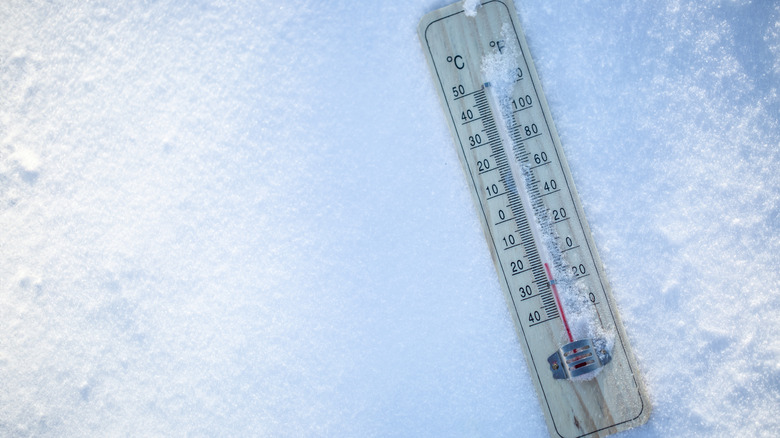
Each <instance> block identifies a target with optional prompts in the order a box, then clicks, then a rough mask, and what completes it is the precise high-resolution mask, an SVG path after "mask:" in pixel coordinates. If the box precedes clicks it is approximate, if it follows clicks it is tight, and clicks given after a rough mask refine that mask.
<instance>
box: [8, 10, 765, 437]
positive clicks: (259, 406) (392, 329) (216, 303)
mask: <svg viewBox="0 0 780 438" xmlns="http://www.w3.org/2000/svg"><path fill="white" fill-rule="evenodd" d="M447 3H448V2H447V1H442V0H437V1H427V0H426V1H414V2H413V1H398V0H394V1H381V0H380V1H374V2H370V3H365V4H358V3H355V2H317V1H287V2H254V1H238V2H216V1H215V2H208V1H198V2H177V1H170V0H160V1H156V2H120V3H116V4H115V3H114V2H101V1H98V2H89V3H87V2H57V1H55V2H49V1H46V2H44V1H33V2H20V1H15V0H14V1H8V2H4V3H3V4H2V5H0V334H2V336H1V337H0V382H2V383H1V384H2V391H0V435H3V436H126V435H129V436H361V437H363V436H529V437H530V436H534V437H536V436H538V437H543V436H547V430H546V426H545V424H544V420H543V417H542V413H541V409H540V408H539V405H538V402H537V400H536V395H535V392H534V389H533V386H532V384H531V380H530V377H529V375H528V370H527V368H526V364H525V360H524V359H523V356H522V353H521V351H520V346H519V343H518V340H517V338H516V335H515V332H514V327H513V325H512V321H511V319H510V316H509V312H508V309H507V307H506V303H505V301H504V297H503V294H502V292H501V289H500V287H499V284H498V281H497V276H496V273H495V269H494V268H493V265H492V261H491V258H490V254H489V252H488V248H487V245H486V242H485V239H484V236H483V233H482V231H481V229H480V226H479V221H478V219H477V216H476V213H475V210H474V207H473V205H472V200H471V197H470V195H469V191H468V188H467V186H466V181H465V179H464V177H463V172H462V171H461V168H460V164H459V162H458V158H457V156H456V154H455V149H454V147H453V144H452V140H451V138H450V134H449V131H448V128H447V125H446V119H445V118H444V115H443V114H442V111H441V109H440V105H439V102H438V99H437V97H436V94H435V88H434V83H433V81H432V79H431V77H430V74H429V72H428V70H427V66H426V62H425V58H424V56H423V52H422V49H421V47H420V43H419V41H418V39H417V34H416V28H417V24H418V22H419V20H420V18H422V16H423V15H424V14H425V13H427V12H430V11H432V10H434V9H437V8H439V7H442V6H445V5H446V4H447ZM478 3H479V2H470V4H471V6H473V7H474V8H475V9H473V10H474V11H475V13H477V14H478V13H479V8H478V7H476V6H477V4H478ZM516 7H517V10H518V14H519V19H520V22H521V24H522V25H523V27H524V30H525V34H526V37H527V39H528V43H529V46H530V49H531V52H532V53H531V54H532V56H533V58H534V60H535V62H536V67H537V70H538V72H539V74H540V77H541V81H542V85H543V87H544V89H545V93H546V95H547V99H548V101H549V104H550V108H551V110H552V113H553V117H554V119H555V122H556V126H557V128H558V131H559V134H560V136H561V140H562V143H563V146H564V149H565V151H566V154H567V157H568V160H569V164H570V166H571V170H572V174H573V177H574V181H575V183H576V184H577V189H578V191H579V194H580V197H581V199H582V203H583V206H584V208H585V212H586V214H587V216H588V220H589V222H590V225H591V228H592V230H593V233H594V239H595V241H596V245H597V247H598V249H599V251H600V254H601V257H602V259H603V261H604V263H605V265H606V268H607V272H608V274H609V278H610V281H611V284H612V289H613V293H614V295H615V299H616V301H617V304H618V306H619V308H620V310H621V314H622V317H623V321H624V323H625V325H626V329H627V332H628V336H629V338H630V341H631V343H632V346H633V348H634V352H635V354H636V356H637V359H638V362H639V367H640V371H641V373H642V374H643V376H644V379H645V381H646V384H647V387H648V390H649V392H650V394H651V397H652V400H653V415H652V416H651V418H650V421H649V422H648V423H647V424H646V425H644V426H642V427H639V428H636V429H633V430H631V431H628V432H624V433H623V434H622V435H620V436H625V437H667V436H702V437H719V436H720V437H732V436H766V437H774V436H778V435H780V417H778V415H777V409H778V407H780V339H779V338H778V337H777V333H780V318H778V317H777V314H778V312H779V311H780V293H778V292H780V260H779V259H778V254H780V232H779V231H780V177H778V169H779V168H780V125H779V124H780V96H778V86H779V85H780V5H778V4H776V3H773V2H770V1H752V2H751V1H745V0H703V1H693V0H691V1H682V0H662V1H656V2H639V1H630V2H622V3H616V2H611V1H607V0H593V1H590V2H568V1H563V0H553V1H550V0H523V1H520V0H518V1H517V2H516Z"/></svg>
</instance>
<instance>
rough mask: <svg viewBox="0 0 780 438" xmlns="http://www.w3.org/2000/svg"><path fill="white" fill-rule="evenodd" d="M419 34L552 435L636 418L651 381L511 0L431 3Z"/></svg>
mask: <svg viewBox="0 0 780 438" xmlns="http://www.w3.org/2000/svg"><path fill="white" fill-rule="evenodd" d="M472 3H473V2H471V1H470V2H469V4H472ZM419 37H420V41H421V43H422V46H423V51H424V53H425V56H426V59H427V61H428V66H429V67H430V71H431V74H432V76H433V78H434V81H435V83H436V90H437V94H438V95H439V99H440V101H441V104H442V108H443V110H444V114H445V115H446V118H447V123H448V125H449V127H450V131H451V133H452V137H453V139H454V141H455V145H456V150H457V154H458V158H459V160H460V163H461V165H462V167H463V171H464V174H465V176H466V180H467V181H468V186H469V188H470V190H471V194H472V197H473V199H474V205H475V206H476V211H477V215H478V217H479V220H480V222H481V225H482V229H483V231H484V233H485V238H486V240H487V242H488V248H489V249H490V254H491V256H492V258H493V262H494V265H495V267H496V272H497V274H498V277H499V281H500V284H501V288H502V289H503V292H504V295H505V297H506V301H507V305H508V308H509V310H510V314H511V317H512V319H513V321H514V323H515V328H516V330H517V335H518V338H519V340H520V345H521V347H522V350H523V354H524V356H525V359H526V363H527V364H528V371H529V373H530V377H531V380H532V382H533V384H534V388H535V389H536V394H537V397H538V399H539V403H540V406H541V408H542V411H543V413H544V417H545V421H546V423H547V429H548V431H549V433H550V436H553V437H584V436H588V437H603V436H606V435H609V434H612V433H616V432H619V431H621V430H625V429H628V428H631V427H634V426H638V425H641V424H643V423H644V422H646V421H647V420H648V418H649V416H650V410H651V408H650V403H649V399H648V397H647V392H646V390H645V388H644V385H643V383H642V379H641V377H640V376H639V370H638V367H637V364H636V360H635V359H634V354H633V352H632V350H631V345H630V344H629V342H628V337H627V336H626V333H625V329H624V328H623V324H622V322H621V320H620V316H619V314H618V310H617V307H616V306H615V302H614V299H613V297H612V292H611V290H610V287H609V282H608V281H607V278H606V274H605V272H604V269H603V267H602V264H601V260H600V259H599V256H598V253H597V251H596V246H595V244H594V242H593V238H592V236H591V232H590V228H589V226H588V222H587V220H586V219H585V212H584V210H583V208H582V205H581V203H580V200H579V196H578V195H577V191H576V189H575V187H574V182H573V180H572V176H571V172H570V171H569V166H568V163H567V162H566V157H565V156H564V153H563V148H562V147H561V144H560V140H559V138H558V134H557V132H556V130H555V126H554V124H553V121H552V116H551V114H550V109H549V107H548V105H547V101H546V99H545V97H544V93H543V92H542V89H541V86H540V82H539V77H538V76H537V73H536V69H535V68H534V65H533V61H532V60H531V57H530V55H529V51H528V46H527V44H526V42H525V39H524V38H523V34H522V31H521V30H520V26H519V24H518V21H517V18H516V13H515V9H514V4H513V1H512V0H503V1H502V0H491V1H483V2H482V5H481V6H479V7H478V8H476V9H471V8H470V9H469V11H468V14H467V13H466V11H464V4H463V2H458V3H455V4H453V5H450V6H447V7H445V8H442V9H439V10H437V11H434V12H431V13H430V14H428V15H426V16H425V17H423V19H422V20H421V22H420V26H419ZM562 345H563V347H561V346H562ZM551 354H552V355H551Z"/></svg>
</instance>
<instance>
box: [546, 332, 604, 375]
mask: <svg viewBox="0 0 780 438" xmlns="http://www.w3.org/2000/svg"><path fill="white" fill-rule="evenodd" d="M611 360H612V356H611V355H610V354H609V352H608V351H607V350H598V351H597V350H596V348H594V342H593V340H592V339H582V340H579V341H574V342H570V343H568V344H566V345H564V346H563V347H561V348H559V349H558V351H556V352H555V353H553V354H552V355H550V357H548V358H547V362H549V363H550V371H552V375H553V377H554V378H556V379H571V378H572V377H580V376H584V375H586V374H589V373H593V372H596V371H598V370H600V369H601V367H603V366H604V365H606V364H608V363H609V361H611Z"/></svg>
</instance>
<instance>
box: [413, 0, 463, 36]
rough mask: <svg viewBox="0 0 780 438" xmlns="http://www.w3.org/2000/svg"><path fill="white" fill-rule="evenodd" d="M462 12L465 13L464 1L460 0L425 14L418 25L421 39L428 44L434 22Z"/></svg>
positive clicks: (418, 33)
mask: <svg viewBox="0 0 780 438" xmlns="http://www.w3.org/2000/svg"><path fill="white" fill-rule="evenodd" d="M461 13H463V5H462V2H460V1H458V2H455V3H453V4H451V5H449V6H445V7H443V8H441V9H436V10H434V11H431V12H428V13H427V14H425V15H423V17H422V18H421V19H420V24H418V25H417V35H418V36H419V37H420V41H422V42H423V43H426V44H427V42H428V30H429V29H430V27H431V26H432V25H433V24H434V23H436V22H438V21H441V20H443V19H445V18H448V17H451V16H453V15H457V14H461Z"/></svg>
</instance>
